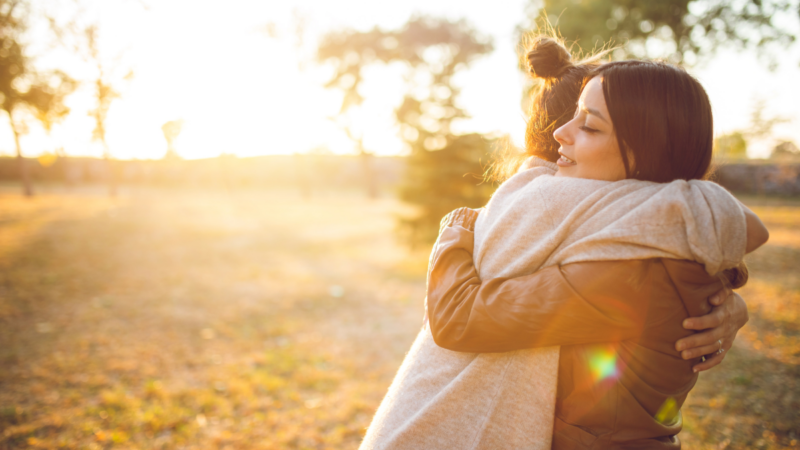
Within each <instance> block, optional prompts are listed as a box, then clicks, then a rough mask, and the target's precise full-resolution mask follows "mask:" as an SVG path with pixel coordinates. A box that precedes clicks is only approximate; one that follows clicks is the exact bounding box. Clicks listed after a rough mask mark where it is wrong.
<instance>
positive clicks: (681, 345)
mask: <svg viewBox="0 0 800 450" xmlns="http://www.w3.org/2000/svg"><path fill="white" fill-rule="evenodd" d="M675 347H677V350H678V351H679V352H682V351H684V350H685V349H686V345H685V344H684V343H683V342H680V343H678V345H676V346H675Z"/></svg>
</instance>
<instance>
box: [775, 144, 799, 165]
mask: <svg viewBox="0 0 800 450" xmlns="http://www.w3.org/2000/svg"><path fill="white" fill-rule="evenodd" d="M769 157H770V159H774V160H777V161H790V162H797V161H800V148H797V144H795V143H794V142H792V141H782V142H780V143H779V144H778V145H776V146H775V148H773V149H772V153H771V154H770V156H769Z"/></svg>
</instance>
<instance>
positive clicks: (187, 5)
mask: <svg viewBox="0 0 800 450" xmlns="http://www.w3.org/2000/svg"><path fill="white" fill-rule="evenodd" d="M145 3H146V4H147V8H143V7H142V3H140V2H137V1H135V0H95V3H94V4H91V5H90V6H89V7H88V8H87V13H86V14H85V17H87V18H91V19H92V20H96V21H97V22H98V23H99V26H100V31H99V32H100V35H99V37H100V45H101V52H102V54H103V55H104V56H103V57H104V60H105V61H106V64H107V67H108V68H109V70H110V71H111V73H112V76H113V77H114V78H115V79H116V80H117V81H116V83H115V85H116V86H117V89H118V90H119V91H120V93H121V98H120V99H118V100H115V102H114V103H113V105H112V107H111V110H110V113H109V118H108V124H107V128H108V143H109V146H110V149H111V152H112V154H113V155H114V156H115V157H117V158H122V159H129V158H139V159H143V158H160V157H162V156H163V155H164V153H165V151H166V141H165V140H164V136H163V134H162V132H161V126H162V125H163V124H164V123H165V122H167V121H169V120H176V119H182V120H183V121H184V128H183V132H182V133H181V135H180V137H179V138H178V141H177V145H176V146H177V151H178V153H179V154H181V156H183V157H185V158H190V159H193V158H205V157H213V156H217V155H219V154H221V153H234V154H237V155H239V156H251V155H263V154H280V153H284V154H285V153H295V152H306V151H309V150H311V149H314V148H321V147H325V148H328V149H330V150H332V151H334V152H336V153H350V152H352V151H353V145H352V143H351V142H350V141H349V140H348V139H347V137H346V135H345V134H344V133H343V132H341V131H340V130H339V129H338V128H337V127H336V125H334V124H333V123H332V122H331V121H330V120H329V119H328V117H330V116H332V115H334V114H335V113H336V112H337V111H338V107H339V102H340V94H339V93H337V92H335V91H329V90H325V89H324V88H322V84H323V83H324V81H325V80H326V79H327V77H328V76H329V75H330V72H329V70H330V69H329V68H327V69H326V68H324V67H322V68H320V67H315V66H313V65H309V64H305V65H303V61H304V60H307V59H310V58H311V51H312V50H311V46H308V47H306V50H305V52H303V51H300V52H298V50H297V48H296V47H295V46H294V33H293V29H292V26H293V25H292V24H293V23H294V21H293V18H294V17H295V16H296V15H297V14H300V15H301V16H303V17H304V18H305V20H306V23H307V27H308V29H309V30H310V31H311V33H312V34H311V35H309V39H310V40H311V41H312V42H311V43H313V42H314V41H316V39H318V38H319V36H321V35H322V34H324V32H326V31H328V30H333V29H340V28H343V27H351V28H356V29H360V30H367V29H370V28H372V27H374V26H379V27H382V28H385V29H392V28H397V27H401V26H402V25H403V24H404V23H405V22H406V21H407V20H408V19H409V17H410V16H411V15H412V14H414V13H421V14H425V15H431V16H439V17H442V16H444V17H447V18H451V19H458V18H462V17H463V18H466V19H467V21H468V22H469V23H471V24H472V25H473V26H474V27H475V28H476V29H477V30H479V31H480V32H481V33H484V34H486V35H490V36H491V37H492V38H493V40H494V44H495V51H494V53H493V54H491V55H490V56H488V57H485V58H483V59H481V60H478V61H477V62H476V63H474V64H473V66H471V68H470V69H469V70H467V71H465V72H464V73H462V74H460V75H459V76H458V77H457V79H456V82H457V83H458V84H459V85H460V86H461V87H462V88H463V91H462V95H461V97H460V102H461V105H462V106H464V107H465V109H466V110H467V112H468V113H469V114H470V115H471V116H472V119H470V120H469V121H467V122H465V123H462V124H461V125H460V126H459V128H458V131H461V132H467V131H477V132H484V133H497V134H510V135H511V136H512V139H513V140H514V141H515V142H516V143H518V144H521V143H522V142H523V133H524V119H523V114H522V111H521V109H520V108H521V107H520V95H521V90H522V76H521V75H520V74H519V72H518V71H517V69H516V61H517V57H516V55H515V54H514V27H515V25H517V24H518V23H519V22H520V21H521V20H522V18H523V17H522V12H523V6H524V4H525V3H526V2H525V1H524V0H506V1H503V2H464V1H455V0H433V1H431V0H406V1H403V2H375V1H368V0H337V1H335V2H332V1H321V0H295V1H283V2H278V1H275V0H272V1H255V0H227V1H226V2H224V7H223V6H221V5H223V3H220V2H216V1H213V2H212V1H207V0H195V1H189V0H158V1H153V0H149V1H148V0H145ZM268 23H274V24H275V26H276V30H277V32H278V36H277V38H271V37H269V36H268V33H266V32H265V28H266V25H267V24H268ZM797 47H798V46H795V48H794V49H792V50H790V51H791V55H789V54H787V55H786V56H787V58H786V61H785V62H783V63H782V64H781V66H780V68H779V69H778V70H777V71H776V72H774V73H770V72H768V71H767V70H766V69H765V64H763V63H761V62H759V61H758V60H757V59H756V58H755V56H754V55H752V54H737V53H734V52H730V51H727V52H723V53H721V54H720V55H719V56H718V57H717V58H715V59H714V60H713V61H711V62H710V63H709V64H707V65H706V66H704V67H699V68H696V69H694V70H693V71H692V72H693V73H694V74H695V75H697V76H698V78H699V79H700V81H701V82H702V83H703V84H704V86H705V87H706V89H707V90H708V92H709V95H710V97H711V101H712V104H713V107H714V114H715V123H716V132H717V134H720V133H724V132H729V131H732V130H735V129H739V128H744V127H746V126H747V125H748V123H749V117H750V112H751V110H752V106H753V103H754V102H755V100H756V99H763V100H764V101H766V105H767V107H766V115H767V116H774V115H782V116H786V117H788V118H790V119H792V121H791V122H789V123H786V124H783V125H780V126H778V127H776V128H775V137H776V138H783V139H791V140H794V141H795V142H797V143H798V144H800V126H798V125H800V101H798V100H800V84H798V83H797V81H796V80H798V79H800V67H799V66H798V64H797V62H798V61H800V50H798V48H797ZM62 53H64V52H62ZM787 53H789V52H787ZM42 54H43V55H45V56H43V57H41V59H40V61H41V63H42V64H43V65H50V66H60V67H61V68H63V69H65V70H66V71H67V72H68V73H70V74H72V75H73V76H74V77H76V78H84V77H85V78H86V79H90V78H91V76H92V69H91V67H90V66H88V65H87V64H86V63H84V62H81V61H80V60H78V59H76V58H74V57H72V56H70V55H67V54H66V53H64V54H60V55H59V54H52V52H51V53H45V52H42ZM47 55H49V56H47ZM300 66H303V67H300ZM130 69H132V70H133V72H134V75H135V76H134V78H133V79H132V80H130V81H124V80H122V77H123V76H124V75H125V74H126V73H128V70H130ZM363 87H364V94H365V96H366V97H367V98H368V101H367V102H366V103H365V104H364V106H363V111H362V114H361V116H362V117H363V125H364V126H363V132H364V139H365V146H366V147H367V149H368V150H371V151H374V152H375V153H377V154H380V155H391V154H400V153H402V152H403V150H404V149H403V145H402V143H401V141H400V139H399V138H398V137H397V130H396V127H395V125H394V122H393V109H394V108H395V107H396V106H397V105H398V103H399V101H400V99H401V97H402V94H403V85H402V78H401V74H400V71H399V70H395V69H393V68H376V69H374V70H372V71H371V72H370V73H369V74H368V75H367V77H366V80H365V85H364V86H363ZM91 90H92V86H91V84H90V82H86V83H84V85H82V87H81V88H80V89H79V90H78V91H76V93H74V94H73V95H72V96H70V97H69V98H68V106H69V107H70V108H71V110H72V113H71V114H70V115H69V116H68V118H67V119H66V120H65V121H64V122H62V123H61V124H58V125H56V126H55V127H54V129H53V131H52V132H51V133H50V134H49V135H47V134H46V133H44V132H43V131H42V130H41V128H40V127H39V126H38V125H36V123H35V122H30V124H29V133H28V134H27V135H26V136H24V137H23V140H22V145H23V152H24V154H25V155H26V156H36V155H38V154H41V153H44V152H52V151H54V149H56V148H58V147H63V148H64V149H65V151H66V153H67V154H69V155H94V156H99V155H101V154H102V148H101V147H100V146H99V145H98V144H97V143H93V142H91V135H92V129H93V127H94V124H93V122H92V119H91V118H90V117H89V116H88V111H89V110H91V109H92V107H93V105H92V98H91ZM772 145H774V142H772V141H770V142H761V143H755V144H754V145H753V146H752V147H751V149H750V152H751V156H765V155H767V154H768V153H769V149H770V148H771V146H772ZM13 153H14V143H13V139H12V137H11V133H10V130H9V129H8V127H7V126H5V125H3V124H0V154H8V155H10V154H13Z"/></svg>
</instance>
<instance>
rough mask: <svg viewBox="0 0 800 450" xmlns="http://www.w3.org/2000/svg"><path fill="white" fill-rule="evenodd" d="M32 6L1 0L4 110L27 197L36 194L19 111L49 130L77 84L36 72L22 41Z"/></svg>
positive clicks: (66, 110) (0, 83) (0, 70)
mask: <svg viewBox="0 0 800 450" xmlns="http://www.w3.org/2000/svg"><path fill="white" fill-rule="evenodd" d="M30 15H31V5H29V4H28V2H26V1H24V0H0V96H1V97H2V100H0V108H2V109H3V110H4V111H5V112H6V114H8V122H9V125H10V127H11V131H12V133H13V135H14V142H15V144H16V149H17V158H18V160H19V166H20V175H21V177H20V178H21V179H22V184H23V189H24V193H25V195H28V196H30V195H33V189H32V187H31V183H30V177H29V174H28V168H27V166H26V164H25V161H24V160H23V159H22V147H21V146H20V142H19V136H20V134H23V133H24V130H25V126H24V123H22V122H21V119H20V118H19V117H17V115H19V110H26V111H27V112H29V113H31V114H32V115H33V116H34V117H35V118H36V119H37V120H38V121H39V122H41V124H42V126H44V128H45V130H48V131H49V130H50V128H51V126H52V125H53V123H54V122H56V121H58V120H60V119H62V118H64V117H65V116H66V115H67V113H69V108H67V107H66V105H64V98H65V97H66V96H67V95H68V94H69V93H71V92H72V91H73V90H74V89H75V82H74V81H73V80H72V79H71V78H70V77H68V76H67V75H66V74H65V73H64V72H61V71H36V70H35V68H34V67H33V65H32V64H31V61H30V59H29V57H28V55H27V54H26V52H27V49H26V47H25V45H24V41H23V39H22V35H23V33H24V32H25V31H26V30H27V26H28V24H27V22H26V21H27V20H28V19H29V17H30Z"/></svg>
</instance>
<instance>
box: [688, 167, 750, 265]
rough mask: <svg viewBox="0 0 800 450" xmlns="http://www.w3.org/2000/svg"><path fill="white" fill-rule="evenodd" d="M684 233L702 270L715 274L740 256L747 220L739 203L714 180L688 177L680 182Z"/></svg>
mask: <svg viewBox="0 0 800 450" xmlns="http://www.w3.org/2000/svg"><path fill="white" fill-rule="evenodd" d="M683 186H685V188H684V189H683V193H684V196H683V198H684V201H685V202H686V205H687V207H688V212H689V213H688V214H687V217H685V218H684V219H685V223H686V236H687V238H688V242H689V246H690V248H691V251H692V253H693V255H694V256H695V260H696V261H702V262H704V264H705V267H706V272H708V273H709V274H712V275H714V274H717V273H719V272H721V271H723V270H725V269H729V268H731V267H735V266H736V265H738V264H739V263H740V262H741V261H742V259H743V258H744V254H745V248H746V246H747V223H746V219H745V215H744V211H743V210H742V207H741V205H740V204H739V202H738V201H737V200H736V198H735V197H734V196H733V195H731V193H730V192H728V191H727V190H725V188H723V187H722V186H720V185H718V184H717V183H713V182H710V181H701V180H692V181H689V182H688V183H683Z"/></svg>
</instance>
